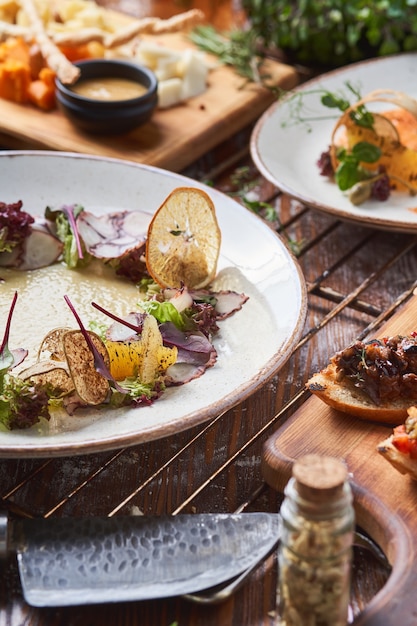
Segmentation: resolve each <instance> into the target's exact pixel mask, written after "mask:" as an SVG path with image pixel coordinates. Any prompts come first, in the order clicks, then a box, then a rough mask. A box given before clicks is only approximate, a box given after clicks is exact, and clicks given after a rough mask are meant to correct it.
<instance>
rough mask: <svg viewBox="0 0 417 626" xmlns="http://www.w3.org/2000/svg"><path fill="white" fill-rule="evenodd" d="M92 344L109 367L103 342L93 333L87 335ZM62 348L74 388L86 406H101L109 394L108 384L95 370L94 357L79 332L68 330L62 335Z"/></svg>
mask: <svg viewBox="0 0 417 626" xmlns="http://www.w3.org/2000/svg"><path fill="white" fill-rule="evenodd" d="M88 334H89V336H90V338H91V340H92V342H93V344H94V345H95V347H96V348H97V350H98V351H99V353H100V354H101V356H102V357H103V360H104V363H105V364H106V366H107V367H109V355H108V352H107V349H106V346H105V345H104V343H103V341H102V340H101V339H100V337H99V336H98V335H96V334H95V333H93V332H89V333H88ZM63 346H64V353H65V358H66V360H67V363H68V368H69V371H70V374H71V377H72V380H73V382H74V388H75V390H76V392H77V393H78V395H79V396H80V398H81V400H82V401H83V402H84V403H85V404H88V405H97V404H101V403H102V402H104V401H105V400H106V399H107V396H108V394H109V383H108V381H107V379H106V378H104V376H102V375H101V374H99V373H98V372H97V370H96V368H95V364H94V356H93V354H92V352H91V350H90V348H89V346H88V344H87V342H86V340H85V338H84V335H83V333H82V332H81V331H80V330H70V331H68V332H66V333H64V335H63Z"/></svg>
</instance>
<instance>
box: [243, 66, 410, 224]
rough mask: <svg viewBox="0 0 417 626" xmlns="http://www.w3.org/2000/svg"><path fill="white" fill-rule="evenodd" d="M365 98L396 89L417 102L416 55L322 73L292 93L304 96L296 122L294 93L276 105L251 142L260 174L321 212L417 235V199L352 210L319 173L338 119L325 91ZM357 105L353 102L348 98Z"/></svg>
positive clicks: (395, 196)
mask: <svg viewBox="0 0 417 626" xmlns="http://www.w3.org/2000/svg"><path fill="white" fill-rule="evenodd" d="M347 82H349V83H351V84H352V85H353V86H354V87H355V88H356V89H357V90H358V91H359V92H360V93H361V94H362V95H366V94H367V93H369V92H370V91H373V90H374V89H395V90H398V91H403V92H405V93H407V94H408V95H409V96H411V97H414V98H417V54H400V55H396V56H392V57H384V58H381V59H373V60H369V61H363V62H361V63H356V64H353V65H350V66H346V67H344V68H341V69H338V70H334V71H332V72H329V73H327V74H323V75H322V76H320V77H319V78H316V79H313V80H310V81H308V82H307V83H304V84H303V85H302V86H301V87H299V88H297V89H296V90H294V92H292V93H298V94H299V95H300V97H302V107H301V115H302V116H303V117H304V118H305V121H299V120H298V121H297V120H296V110H295V106H296V105H295V103H296V102H298V103H300V102H301V100H300V99H298V100H296V101H294V100H292V98H291V94H289V95H286V96H284V97H283V98H281V99H280V100H279V101H278V102H276V103H275V104H273V105H272V106H271V107H270V108H269V109H268V110H267V111H266V112H265V113H264V114H263V116H262V117H261V118H260V119H259V121H258V123H257V124H256V126H255V128H254V131H253V134H252V138H251V153H252V158H253V160H254V162H255V164H256V166H257V167H258V169H259V171H260V172H261V173H262V174H263V176H265V178H266V179H267V180H269V181H271V182H272V183H273V184H274V185H276V186H277V187H278V188H279V189H281V190H282V191H283V192H285V193H287V194H289V195H290V196H292V197H294V198H296V199H298V200H299V201H300V202H302V203H304V204H306V205H308V206H310V207H312V208H314V209H318V210H321V211H325V212H327V213H331V214H333V215H335V216H336V217H338V218H341V219H346V220H350V221H354V222H358V223H361V224H365V225H368V226H374V227H376V228H381V229H387V230H396V231H402V232H410V231H414V232H415V231H417V198H416V197H411V196H410V195H408V194H406V193H392V194H391V196H390V198H389V199H388V200H387V201H386V202H378V201H368V202H366V203H365V204H364V205H362V206H359V207H358V206H354V205H353V204H352V203H351V202H350V201H349V199H348V198H347V197H346V196H345V195H344V194H343V193H342V192H341V191H340V190H339V189H338V187H337V186H336V185H335V184H334V183H332V182H330V181H329V180H328V179H327V178H325V177H323V176H321V175H320V173H319V169H318V167H317V160H318V159H319V157H320V154H321V153H322V152H324V151H325V150H327V148H328V146H329V143H330V138H331V133H332V129H333V127H334V125H335V123H336V119H337V117H335V116H334V115H333V117H332V110H331V109H327V108H326V107H324V106H323V105H322V104H321V101H320V99H321V95H322V90H323V89H324V90H328V91H330V92H332V93H339V94H340V93H343V94H344V95H345V96H348V95H349V92H348V90H347V88H346V83H347ZM350 100H351V101H353V100H354V98H353V97H351V98H350Z"/></svg>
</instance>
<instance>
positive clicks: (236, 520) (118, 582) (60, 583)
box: [0, 513, 280, 607]
mask: <svg viewBox="0 0 417 626" xmlns="http://www.w3.org/2000/svg"><path fill="white" fill-rule="evenodd" d="M279 519H280V518H279V514H278V513H238V514H213V513H203V514H196V515H175V516H161V517H152V516H117V517H86V518H50V519H19V520H14V519H13V520H12V519H11V518H9V517H8V515H7V513H0V557H3V558H4V557H5V556H6V555H7V554H8V553H9V552H10V551H13V552H15V553H16V555H17V563H18V568H19V573H20V579H21V583H22V589H23V595H24V598H25V600H26V602H27V603H28V604H30V605H32V606H37V607H44V606H73V605H82V604H97V603H104V602H123V601H133V600H150V599H156V598H167V597H171V596H177V595H184V594H193V593H196V592H198V591H201V590H203V589H209V588H210V587H213V586H216V585H219V584H221V583H223V582H225V581H228V580H230V579H232V578H234V577H235V576H238V575H239V574H241V573H242V572H243V571H244V570H246V569H250V568H253V566H254V564H255V563H257V562H258V561H261V560H262V559H263V558H265V557H266V556H267V555H268V554H269V553H270V552H271V551H272V550H273V549H274V547H275V546H276V545H277V544H278V541H279V536H280V521H279Z"/></svg>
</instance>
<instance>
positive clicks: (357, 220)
mask: <svg viewBox="0 0 417 626" xmlns="http://www.w3.org/2000/svg"><path fill="white" fill-rule="evenodd" d="M405 56H407V57H410V58H411V57H415V60H416V63H417V52H402V53H398V54H392V55H389V56H385V57H376V58H370V59H364V60H362V61H358V62H356V63H351V64H349V65H346V66H342V67H338V68H335V69H332V70H330V71H328V72H325V73H323V74H320V75H318V76H314V77H313V78H310V79H309V80H307V81H306V82H304V83H302V84H301V85H298V86H297V87H295V88H294V89H293V90H291V91H290V92H288V93H286V94H284V95H283V96H282V97H281V98H280V99H279V100H277V101H276V102H274V103H273V104H272V105H271V106H270V107H269V108H268V109H267V110H266V111H265V112H264V113H263V114H262V115H261V117H260V118H259V119H258V121H257V122H256V124H255V126H254V128H253V130H252V133H251V137H250V141H249V147H250V153H251V157H252V159H253V161H254V163H255V165H256V167H257V169H258V170H259V172H260V173H261V174H262V176H264V177H265V178H266V180H268V181H269V182H270V183H272V184H273V185H275V186H276V187H277V188H278V189H280V190H281V191H282V193H285V194H286V195H288V196H289V197H291V198H293V199H294V200H297V201H299V202H301V203H302V204H305V205H306V206H307V207H310V208H312V209H314V210H316V211H319V212H321V213H325V214H328V215H331V216H333V217H335V218H338V219H341V220H345V221H348V222H351V223H353V224H356V225H358V226H368V227H369V226H372V227H374V228H376V229H380V230H390V231H395V232H399V233H404V232H405V233H409V232H410V230H412V231H415V232H417V223H416V222H407V221H405V220H402V221H401V222H400V223H399V222H396V221H395V220H391V219H387V218H381V217H378V216H371V217H369V216H364V215H354V214H351V213H350V212H348V211H346V210H345V209H343V208H335V207H334V206H331V205H326V204H323V203H321V202H318V201H317V200H315V199H314V198H312V197H308V196H306V195H305V194H304V193H302V192H298V191H296V190H295V189H294V188H293V187H292V186H288V185H287V184H286V183H285V182H282V181H280V180H278V178H277V177H276V176H275V175H274V173H273V172H271V170H270V168H269V167H268V166H267V165H266V163H265V161H264V159H263V157H262V154H261V152H260V150H259V145H258V142H259V136H260V134H261V132H262V131H263V130H264V128H265V126H266V125H267V124H268V123H269V122H270V120H271V118H272V117H273V116H274V114H275V113H276V111H277V110H278V109H280V108H281V107H283V106H285V103H286V101H287V100H288V99H289V98H290V97H291V95H293V94H294V93H299V92H303V91H306V90H308V89H311V88H312V87H314V86H315V85H317V84H319V83H320V85H321V83H325V81H326V80H327V79H328V78H330V79H332V78H334V77H336V76H339V75H343V74H349V73H351V72H352V70H353V71H354V70H355V69H356V68H361V67H365V66H367V65H376V64H382V65H383V64H384V63H387V62H389V61H394V62H395V60H398V61H400V60H401V58H404V57H405ZM321 86H324V87H325V85H321Z"/></svg>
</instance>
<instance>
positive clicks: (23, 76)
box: [0, 59, 31, 103]
mask: <svg viewBox="0 0 417 626" xmlns="http://www.w3.org/2000/svg"><path fill="white" fill-rule="evenodd" d="M30 82H31V80H30V68H29V66H28V65H25V64H24V63H22V61H17V60H15V59H7V60H6V61H4V62H3V63H0V98H4V99H5V100H11V101H12V102H18V103H25V102H27V101H28V88H29V85H30Z"/></svg>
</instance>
